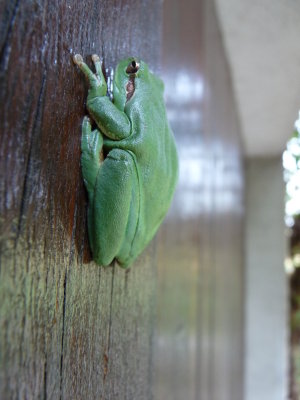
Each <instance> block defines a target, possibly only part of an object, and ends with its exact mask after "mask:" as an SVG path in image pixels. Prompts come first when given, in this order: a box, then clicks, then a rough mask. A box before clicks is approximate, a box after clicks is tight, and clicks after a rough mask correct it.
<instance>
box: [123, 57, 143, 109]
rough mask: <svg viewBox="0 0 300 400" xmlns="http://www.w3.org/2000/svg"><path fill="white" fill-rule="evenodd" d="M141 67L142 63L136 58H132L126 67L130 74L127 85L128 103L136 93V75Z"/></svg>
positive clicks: (127, 72)
mask: <svg viewBox="0 0 300 400" xmlns="http://www.w3.org/2000/svg"><path fill="white" fill-rule="evenodd" d="M139 68H140V63H138V62H137V61H136V60H132V61H131V62H130V63H129V64H128V65H127V68H126V74H128V75H129V80H128V82H127V85H126V103H127V102H128V101H129V100H130V99H131V97H132V96H133V95H134V91H135V77H136V74H137V72H138V70H139Z"/></svg>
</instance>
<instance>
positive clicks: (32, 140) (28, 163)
mask: <svg viewBox="0 0 300 400" xmlns="http://www.w3.org/2000/svg"><path fill="white" fill-rule="evenodd" d="M45 83H46V71H44V74H43V77H42V84H41V88H40V92H39V96H38V102H37V109H36V113H35V118H34V123H33V128H32V134H31V135H30V146H29V152H28V156H27V161H26V167H25V170H26V172H25V177H24V183H23V188H22V196H21V205H20V211H19V218H18V227H17V234H16V240H15V246H16V243H17V241H18V239H19V236H20V233H21V228H22V220H23V215H24V210H25V208H26V205H27V203H28V197H29V193H30V192H31V191H30V190H29V188H28V182H29V180H30V178H31V174H30V169H31V165H32V161H31V160H32V152H33V148H34V143H35V139H36V137H37V134H38V133H39V129H37V125H38V121H39V119H40V111H41V108H42V104H43V97H44V91H45Z"/></svg>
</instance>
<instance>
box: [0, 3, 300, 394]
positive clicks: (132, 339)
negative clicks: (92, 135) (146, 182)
mask: <svg viewBox="0 0 300 400" xmlns="http://www.w3.org/2000/svg"><path fill="white" fill-rule="evenodd" d="M299 15H300V2H299V1H297V0H286V1H284V2H283V1H280V0H253V1H251V2H249V1H247V0H214V1H213V0H185V1H181V0H101V1H100V0H85V1H84V2H82V1H79V0H74V1H69V0H23V1H19V0H14V1H11V0H6V1H2V2H0V50H1V51H0V83H1V85H0V104H1V113H0V123H1V130H0V135H1V141H0V178H1V179H0V249H1V252H0V326H1V329H0V399H1V400H2V399H3V400H10V399H28V400H29V399H64V400H65V399H72V400H73V399H83V400H86V399H96V398H97V399H98V398H99V399H100V398H101V399H105V400H106V399H113V400H117V399H120V400H124V399H127V400H134V399H136V400H144V399H155V400H169V399H172V400H196V399H200V400H285V399H291V400H296V399H299V398H300V397H299V396H300V346H299V344H300V268H299V267H300V217H299V215H300V195H299V188H300V172H299V168H300V150H299V149H300V138H299V131H300V121H299V119H298V118H299V117H298V115H299V114H298V113H299V109H300V79H299V76H300V40H299V37H300V24H299ZM75 53H80V54H82V55H83V57H84V59H85V60H86V61H87V63H88V64H89V65H91V57H90V56H91V55H92V54H94V53H97V54H99V55H100V56H101V57H103V60H104V67H103V69H104V72H105V73H106V76H107V77H108V78H111V77H112V69H113V68H115V66H116V65H117V63H118V62H119V61H120V60H121V59H122V58H125V57H128V56H129V55H134V56H138V57H141V58H142V59H143V60H144V61H146V62H147V63H148V64H149V66H150V68H151V69H152V70H153V71H154V72H155V73H156V74H158V75H160V76H161V77H162V78H163V80H164V83H165V99H166V106H167V114H168V119H169V122H170V125H171V127H172V129H173V131H174V134H175V138H176V143H177V149H178V155H179V161H180V176H179V181H178V186H177V189H176V193H175V196H174V201H173V204H172V206H171V208H170V211H169V213H168V215H167V218H166V220H165V221H164V223H163V225H162V226H161V228H160V230H159V232H158V234H157V235H156V237H155V239H154V240H153V241H152V243H151V244H150V245H149V246H148V247H147V249H146V250H145V251H144V252H143V254H142V255H141V256H140V257H139V258H138V259H137V260H136V262H135V263H134V265H133V266H132V267H131V268H130V269H129V270H126V271H124V270H123V269H121V268H120V267H119V266H118V265H117V263H113V264H112V265H111V267H109V268H101V267H99V266H98V265H96V264H95V263H94V262H93V261H92V256H91V253H90V249H89V243H88V237H87V222H86V210H87V196H86V192H85V188H84V184H83V181H82V177H81V171H80V135H81V133H80V132H81V123H82V119H83V116H84V115H85V114H86V109H85V101H86V94H87V86H86V84H85V82H84V79H83V77H82V75H80V73H79V71H78V69H77V68H75V66H74V64H73V62H72V56H73V55H74V54H75Z"/></svg>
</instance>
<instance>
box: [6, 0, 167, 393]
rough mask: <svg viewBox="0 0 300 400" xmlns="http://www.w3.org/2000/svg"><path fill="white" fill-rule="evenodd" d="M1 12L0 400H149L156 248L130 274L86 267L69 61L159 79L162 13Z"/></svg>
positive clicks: (57, 8) (77, 88) (80, 8)
mask: <svg viewBox="0 0 300 400" xmlns="http://www.w3.org/2000/svg"><path fill="white" fill-rule="evenodd" d="M0 11H1V13H0V33H1V42H0V45H1V60H0V77H1V90H0V96H1V99H0V102H1V147H0V162H1V166H0V174H1V179H0V182H1V184H0V185H1V186H0V211H1V236H0V237H1V259H0V262H1V276H0V304H1V314H0V317H1V329H0V346H1V347H0V398H1V399H42V398H43V399H48V398H49V399H50V398H51V399H60V398H61V399H96V398H98V399H100V398H102V399H122V400H123V399H130V400H131V399H146V398H150V397H151V379H152V378H151V376H152V350H151V346H152V333H153V326H154V323H153V318H154V313H153V301H154V285H155V280H154V261H153V260H154V257H153V256H152V254H153V245H152V246H151V245H150V247H149V248H148V250H147V251H146V252H145V253H144V254H143V255H142V256H141V257H140V259H139V260H138V261H137V263H136V265H134V266H133V268H132V269H131V270H130V271H128V272H125V271H124V270H122V269H120V268H118V267H111V268H107V269H103V268H99V267H98V266H97V265H95V264H94V263H93V262H91V257H90V253H89V246H88V241H87V233H86V229H87V226H86V206H87V198H86V193H85V189H84V186H83V182H82V178H81V172H80V136H81V121H82V118H83V115H84V114H85V107H84V102H85V98H86V92H87V87H86V85H85V82H84V79H83V77H82V75H81V74H80V72H79V70H78V69H77V68H75V66H74V65H73V63H72V59H71V56H72V54H74V52H78V53H81V54H83V56H84V57H87V59H88V57H89V56H90V55H91V54H93V53H98V54H99V55H101V56H103V57H104V62H105V66H106V67H114V66H115V65H116V63H117V62H118V61H119V60H120V59H121V58H123V57H125V56H129V55H138V56H140V57H142V58H143V59H144V60H145V61H147V62H148V63H149V65H150V66H151V68H152V69H154V70H157V68H158V66H159V52H160V34H161V2H160V1H159V0H154V1H151V2H149V1H146V0H142V1H136V0H132V1H121V0H120V1H108V0H107V1H95V0H87V1H84V2H82V1H73V2H68V1H59V0H57V1H52V0H51V1H46V0H45V1H42V0H41V1H15V2H12V1H4V2H1V6H0ZM89 62H90V60H89Z"/></svg>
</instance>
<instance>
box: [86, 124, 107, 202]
mask: <svg viewBox="0 0 300 400" xmlns="http://www.w3.org/2000/svg"><path fill="white" fill-rule="evenodd" d="M102 146H103V137H102V135H101V133H100V132H99V131H98V130H97V129H95V130H93V131H92V128H91V122H90V119H89V118H88V117H84V119H83V123H82V137H81V151H82V154H81V167H82V175H83V178H84V182H85V185H86V188H87V191H88V194H89V197H90V198H92V197H93V193H94V186H95V182H96V177H97V174H98V171H99V168H100V165H101V163H102V162H103V154H102Z"/></svg>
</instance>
